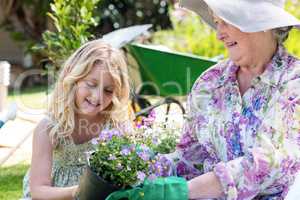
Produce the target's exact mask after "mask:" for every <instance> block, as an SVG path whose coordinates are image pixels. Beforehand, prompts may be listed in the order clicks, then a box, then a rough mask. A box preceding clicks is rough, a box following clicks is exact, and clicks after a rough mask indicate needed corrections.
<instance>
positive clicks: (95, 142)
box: [91, 138, 99, 145]
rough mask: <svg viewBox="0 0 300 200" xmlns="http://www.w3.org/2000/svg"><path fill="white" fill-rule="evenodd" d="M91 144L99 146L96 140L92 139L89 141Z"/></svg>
mask: <svg viewBox="0 0 300 200" xmlns="http://www.w3.org/2000/svg"><path fill="white" fill-rule="evenodd" d="M91 143H92V144H93V145H97V144H99V142H98V138H93V139H92V140H91Z"/></svg>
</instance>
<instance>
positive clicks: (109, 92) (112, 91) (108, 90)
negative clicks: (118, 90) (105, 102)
mask: <svg viewBox="0 0 300 200" xmlns="http://www.w3.org/2000/svg"><path fill="white" fill-rule="evenodd" d="M104 91H105V93H107V94H113V93H114V90H112V89H104Z"/></svg>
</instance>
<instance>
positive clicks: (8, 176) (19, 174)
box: [0, 164, 29, 200]
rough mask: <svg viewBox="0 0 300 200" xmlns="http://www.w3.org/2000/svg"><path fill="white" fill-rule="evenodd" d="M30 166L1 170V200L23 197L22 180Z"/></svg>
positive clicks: (3, 168) (16, 166) (21, 165)
mask: <svg viewBox="0 0 300 200" xmlns="http://www.w3.org/2000/svg"><path fill="white" fill-rule="evenodd" d="M28 168H29V166H28V165H23V164H19V165H14V166H9V167H1V168H0V199H2V200H11V199H19V198H21V196H22V180H23V177H24V175H25V173H26V171H27V169H28Z"/></svg>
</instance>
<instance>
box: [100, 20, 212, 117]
mask: <svg viewBox="0 0 300 200" xmlns="http://www.w3.org/2000/svg"><path fill="white" fill-rule="evenodd" d="M149 28H151V25H140V26H133V27H128V28H125V29H119V30H117V31H114V32H112V33H109V34H107V35H105V36H104V37H103V39H104V40H106V41H107V42H109V43H110V44H112V45H113V46H114V47H117V48H122V47H123V48H124V47H125V48H124V49H125V51H127V52H129V53H130V54H131V55H132V56H133V57H134V59H135V60H136V62H137V64H138V67H139V73H140V77H141V84H140V85H138V86H137V88H135V90H134V94H133V95H132V107H133V110H134V111H135V116H136V117H139V116H141V115H148V114H149V112H150V111H151V110H152V109H154V108H156V107H158V106H161V105H164V104H167V110H166V114H167V115H168V114H169V110H170V106H171V104H177V105H178V106H179V107H180V109H181V111H182V113H183V114H184V113H185V110H184V107H183V106H182V104H181V103H180V101H178V100H176V98H175V97H176V96H185V95H187V94H188V92H189V91H190V90H191V87H192V85H193V83H194V82H195V81H196V79H197V78H198V77H199V76H200V74H201V73H203V72H204V71H205V70H207V69H208V68H209V67H210V66H212V65H214V64H216V61H215V60H213V59H209V58H205V57H200V56H196V55H192V54H185V53H179V52H176V51H172V50H170V49H168V48H167V47H164V46H153V45H143V44H137V43H131V41H132V40H133V39H134V38H136V37H137V36H139V35H141V34H143V33H145V32H147V30H148V29H149ZM144 95H156V96H160V97H163V100H161V101H158V102H156V103H154V104H151V103H150V101H149V100H148V99H147V98H146V97H145V96H144Z"/></svg>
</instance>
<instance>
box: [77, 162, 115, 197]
mask: <svg viewBox="0 0 300 200" xmlns="http://www.w3.org/2000/svg"><path fill="white" fill-rule="evenodd" d="M79 188H80V190H79V199H80V200H104V199H105V198H106V197H107V196H108V195H109V194H111V193H112V192H115V191H117V190H119V188H117V187H116V186H114V185H112V184H110V183H108V182H106V181H105V180H103V179H102V178H101V177H99V176H98V175H97V174H96V173H95V172H93V171H92V170H91V168H90V167H87V168H86V170H85V172H84V174H83V176H82V177H81V179H80V184H79Z"/></svg>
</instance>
